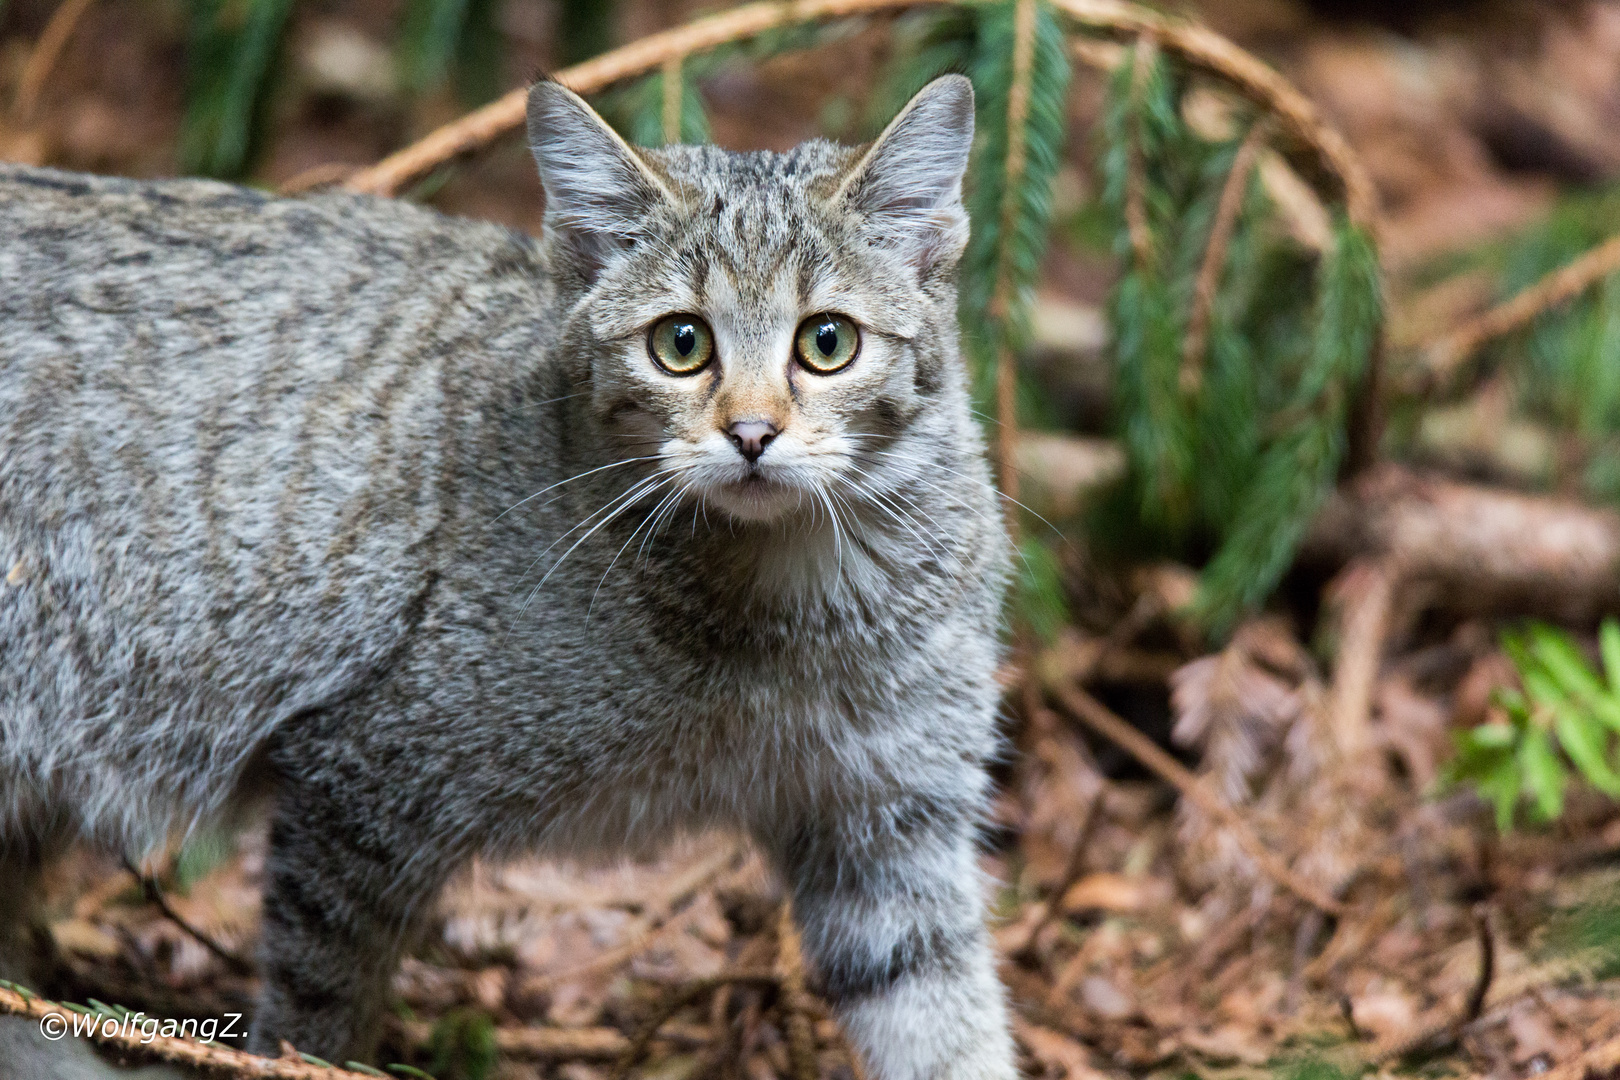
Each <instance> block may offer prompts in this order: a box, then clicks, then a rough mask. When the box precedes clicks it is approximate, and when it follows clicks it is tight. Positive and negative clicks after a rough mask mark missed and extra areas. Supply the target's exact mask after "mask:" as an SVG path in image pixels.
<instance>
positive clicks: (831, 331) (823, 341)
mask: <svg viewBox="0 0 1620 1080" xmlns="http://www.w3.org/2000/svg"><path fill="white" fill-rule="evenodd" d="M816 348H818V349H820V350H821V355H822V356H831V355H832V354H833V353H834V352H835V351H837V349H838V327H837V326H836V325H834V324H833V323H827V324H825V325H823V326H822V327H821V329H819V330H817V331H816Z"/></svg>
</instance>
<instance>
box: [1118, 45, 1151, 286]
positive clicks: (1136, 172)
mask: <svg viewBox="0 0 1620 1080" xmlns="http://www.w3.org/2000/svg"><path fill="white" fill-rule="evenodd" d="M1158 57H1159V47H1158V44H1157V43H1156V42H1155V41H1154V39H1153V37H1152V36H1151V35H1147V34H1144V35H1143V36H1142V37H1141V38H1140V39H1139V40H1138V41H1137V43H1136V48H1135V49H1133V50H1132V52H1131V112H1132V115H1133V116H1135V117H1136V124H1135V125H1134V130H1133V131H1132V132H1131V136H1130V145H1129V146H1128V147H1126V148H1125V155H1126V156H1125V168H1126V173H1125V230H1126V232H1127V233H1128V234H1129V235H1130V238H1131V254H1132V255H1133V256H1134V257H1135V259H1136V265H1137V267H1138V268H1139V269H1141V270H1147V269H1148V268H1149V267H1151V266H1152V265H1153V230H1152V228H1151V227H1149V225H1148V216H1147V162H1146V161H1145V160H1144V159H1143V157H1142V132H1141V117H1142V95H1143V94H1144V93H1146V91H1147V81H1148V76H1149V75H1150V74H1151V73H1152V71H1153V65H1154V64H1155V63H1156V62H1157V61H1158Z"/></svg>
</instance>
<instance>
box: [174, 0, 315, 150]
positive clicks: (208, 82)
mask: <svg viewBox="0 0 1620 1080" xmlns="http://www.w3.org/2000/svg"><path fill="white" fill-rule="evenodd" d="M292 6H293V0H191V32H190V41H189V45H188V50H187V56H186V67H187V71H186V82H187V88H186V113H185V117H184V118H183V120H182V122H181V127H180V148H179V157H180V166H181V168H182V169H183V170H184V171H186V172H189V173H201V174H203V175H206V176H227V177H228V176H236V175H238V174H240V173H241V172H242V170H243V169H244V168H245V167H246V165H247V160H248V156H249V153H250V151H251V149H252V147H253V144H254V143H255V142H256V141H257V136H258V134H259V127H260V120H261V118H262V114H263V111H264V106H265V103H266V100H267V98H268V92H269V89H270V86H271V82H272V80H271V78H270V75H271V72H272V70H273V68H274V66H275V62H276V59H277V57H278V55H279V54H280V51H281V39H282V33H283V31H284V30H285V29H286V25H287V16H288V15H289V14H290V13H291V11H292Z"/></svg>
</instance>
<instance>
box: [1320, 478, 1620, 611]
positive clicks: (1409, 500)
mask: <svg viewBox="0 0 1620 1080" xmlns="http://www.w3.org/2000/svg"><path fill="white" fill-rule="evenodd" d="M1301 558H1302V559H1303V560H1305V561H1307V562H1312V561H1315V562H1330V563H1339V564H1343V563H1345V562H1348V561H1350V560H1352V559H1357V558H1364V559H1387V560H1393V562H1394V563H1395V564H1398V565H1399V567H1400V569H1401V575H1400V581H1401V582H1402V583H1404V584H1412V583H1418V582H1422V583H1424V584H1425V585H1428V586H1431V587H1432V588H1433V590H1434V597H1435V600H1436V601H1439V602H1444V603H1445V604H1446V605H1447V606H1448V607H1451V608H1454V609H1456V610H1460V611H1464V612H1487V611H1500V610H1504V609H1505V610H1522V611H1534V612H1539V613H1543V614H1547V615H1550V616H1554V617H1557V618H1561V619H1566V620H1569V621H1580V620H1582V619H1587V618H1591V617H1594V616H1596V615H1599V614H1602V613H1604V612H1608V611H1613V610H1615V609H1616V608H1617V607H1620V514H1616V513H1615V512H1614V511H1611V510H1605V509H1598V508H1595V507H1591V506H1587V505H1585V504H1583V503H1579V502H1576V501H1573V500H1566V499H1560V498H1553V497H1549V496H1537V495H1522V494H1517V493H1515V492H1510V491H1504V490H1502V489H1500V488H1490V487H1482V486H1479V485H1473V484H1461V483H1455V482H1452V481H1449V480H1442V479H1437V478H1431V477H1424V476H1420V475H1418V474H1416V473H1414V472H1412V471H1411V470H1409V469H1404V468H1401V467H1400V466H1396V465H1384V466H1380V467H1379V468H1377V469H1373V470H1370V471H1369V472H1367V473H1365V474H1363V475H1362V476H1360V477H1358V478H1357V479H1356V480H1354V481H1352V482H1351V483H1349V484H1345V485H1342V486H1341V487H1340V489H1339V490H1338V491H1337V492H1336V493H1335V494H1334V495H1333V496H1332V497H1331V498H1330V499H1329V500H1328V502H1327V504H1326V505H1325V506H1324V507H1323V508H1322V510H1321V512H1320V513H1318V515H1317V517H1316V520H1315V521H1314V522H1313V523H1312V526H1311V530H1310V533H1309V535H1308V536H1307V538H1306V541H1305V543H1304V545H1303V547H1302V549H1301Z"/></svg>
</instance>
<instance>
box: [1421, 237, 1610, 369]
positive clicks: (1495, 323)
mask: <svg viewBox="0 0 1620 1080" xmlns="http://www.w3.org/2000/svg"><path fill="white" fill-rule="evenodd" d="M1616 272H1620V236H1614V237H1610V238H1609V239H1608V240H1605V241H1604V242H1603V243H1601V244H1599V245H1598V246H1597V247H1595V248H1593V249H1592V250H1591V251H1588V252H1587V253H1586V254H1584V255H1582V256H1581V257H1580V258H1578V259H1576V260H1575V261H1574V262H1571V263H1568V264H1567V265H1565V266H1561V267H1559V268H1558V269H1557V270H1554V271H1553V272H1552V273H1550V274H1548V275H1547V276H1545V277H1543V278H1542V279H1541V280H1540V281H1538V282H1536V283H1535V284H1534V285H1531V286H1530V287H1529V288H1527V289H1524V290H1522V291H1521V292H1519V293H1518V294H1516V295H1515V296H1514V297H1513V298H1512V299H1511V300H1507V301H1505V302H1503V303H1501V304H1498V305H1497V306H1496V307H1493V308H1491V309H1490V310H1489V311H1487V312H1485V313H1484V314H1483V315H1479V316H1476V317H1475V318H1472V319H1470V320H1468V321H1467V322H1466V323H1464V324H1463V325H1461V326H1459V327H1457V328H1456V329H1454V330H1451V331H1450V332H1448V333H1447V334H1446V335H1445V336H1444V337H1441V338H1440V339H1439V340H1437V341H1435V342H1433V343H1432V344H1430V345H1429V346H1428V348H1426V349H1425V350H1424V364H1423V372H1422V381H1423V385H1422V386H1420V387H1418V389H1419V390H1421V391H1423V392H1426V393H1434V392H1437V391H1440V390H1443V389H1444V388H1445V387H1447V386H1449V385H1450V384H1451V382H1452V380H1453V379H1454V378H1455V377H1456V375H1457V373H1458V372H1459V371H1460V370H1461V369H1462V366H1463V364H1464V363H1465V362H1466V361H1467V360H1468V359H1469V358H1470V357H1472V356H1473V355H1474V354H1475V353H1476V352H1478V351H1479V349H1480V348H1481V347H1482V346H1484V345H1485V343H1486V342H1489V341H1492V340H1494V339H1496V338H1499V337H1502V336H1504V335H1506V334H1511V333H1513V332H1514V331H1515V330H1520V329H1523V328H1524V327H1526V326H1528V325H1529V324H1530V323H1531V322H1533V321H1534V320H1535V319H1536V318H1537V317H1538V316H1540V315H1542V314H1543V313H1545V312H1547V311H1550V310H1551V309H1553V308H1555V307H1558V306H1559V305H1560V304H1564V303H1567V302H1569V301H1570V300H1573V299H1575V298H1576V297H1577V296H1579V295H1580V294H1581V293H1583V292H1585V291H1586V290H1587V289H1589V288H1591V287H1592V286H1593V285H1595V284H1597V283H1598V282H1600V281H1602V280H1603V279H1604V278H1606V277H1608V276H1609V275H1610V274H1613V273H1616Z"/></svg>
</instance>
